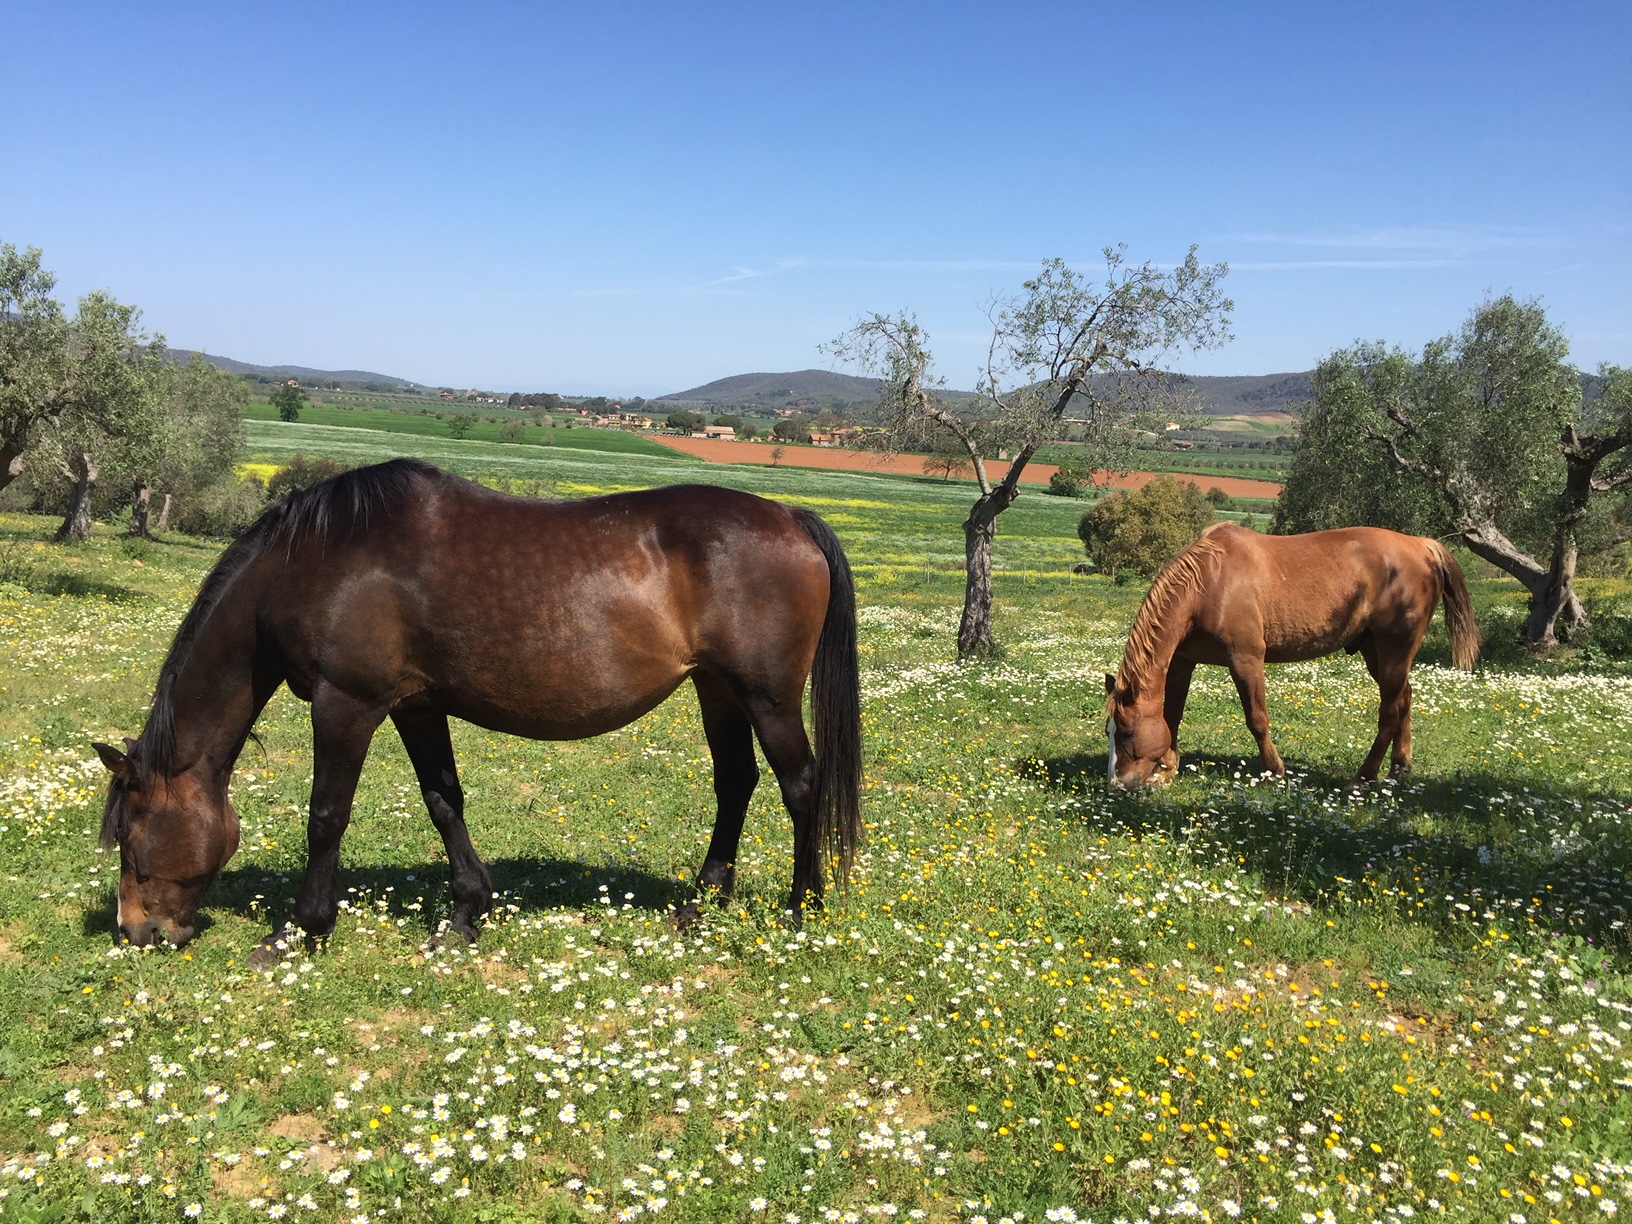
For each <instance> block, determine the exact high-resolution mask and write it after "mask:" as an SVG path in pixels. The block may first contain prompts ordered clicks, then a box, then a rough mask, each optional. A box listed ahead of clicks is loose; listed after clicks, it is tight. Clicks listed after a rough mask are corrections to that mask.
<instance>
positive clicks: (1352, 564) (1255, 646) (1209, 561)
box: [1105, 523, 1479, 787]
mask: <svg viewBox="0 0 1632 1224" xmlns="http://www.w3.org/2000/svg"><path fill="white" fill-rule="evenodd" d="M1441 601H1443V602H1444V604H1445V624H1446V626H1447V628H1448V629H1449V630H1450V634H1451V658H1452V660H1453V661H1454V662H1455V664H1456V666H1458V667H1460V668H1463V669H1465V670H1467V669H1471V668H1472V667H1473V664H1474V660H1475V659H1477V658H1478V657H1479V625H1478V623H1477V622H1476V621H1475V620H1474V616H1473V605H1472V604H1471V603H1470V602H1469V600H1468V588H1467V584H1466V583H1465V582H1464V581H1463V578H1462V568H1461V566H1459V565H1457V563H1456V559H1455V558H1454V557H1452V556H1451V554H1450V553H1448V552H1446V551H1445V548H1444V546H1443V545H1441V544H1440V543H1439V542H1438V541H1435V540H1425V539H1422V538H1420V537H1418V536H1408V535H1401V534H1399V533H1398V532H1395V531H1383V530H1381V529H1380V528H1376V527H1350V528H1346V529H1344V530H1342V531H1315V532H1310V533H1309V534H1308V535H1294V536H1265V535H1259V534H1258V533H1257V532H1255V531H1248V530H1247V529H1245V528H1243V527H1238V526H1236V525H1235V524H1233V523H1217V524H1214V525H1213V526H1212V527H1209V528H1208V529H1207V530H1206V531H1205V532H1203V533H1202V536H1201V538H1200V539H1199V540H1197V541H1196V542H1195V543H1194V544H1192V545H1190V547H1188V548H1186V549H1185V550H1184V551H1183V552H1181V553H1180V554H1179V555H1178V556H1177V557H1175V558H1174V559H1173V560H1172V561H1170V562H1169V563H1168V564H1167V566H1166V567H1165V568H1163V570H1162V572H1161V573H1159V574H1157V575H1156V580H1155V581H1154V582H1152V583H1151V584H1150V590H1149V592H1147V593H1146V595H1145V601H1144V603H1143V604H1141V605H1140V607H1139V615H1138V616H1137V617H1136V618H1135V619H1134V622H1133V630H1132V632H1131V633H1130V634H1129V636H1128V647H1127V650H1126V652H1125V653H1124V654H1123V656H1122V668H1121V671H1120V672H1119V673H1118V674H1117V675H1115V676H1111V675H1107V676H1106V677H1105V692H1106V693H1107V695H1108V696H1107V699H1106V702H1105V733H1106V735H1107V737H1108V738H1109V739H1110V757H1109V761H1108V763H1107V766H1106V772H1107V774H1108V775H1109V778H1110V780H1111V781H1112V782H1113V783H1115V784H1117V785H1120V786H1127V787H1138V786H1143V785H1147V784H1156V785H1162V784H1165V783H1168V782H1171V781H1172V780H1173V778H1174V776H1175V775H1176V774H1177V773H1178V769H1179V720H1180V719H1182V718H1183V717H1184V703H1185V699H1186V698H1187V697H1188V696H1189V694H1190V678H1191V676H1192V675H1193V674H1194V673H1195V670H1196V664H1198V663H1212V664H1217V665H1220V666H1223V667H1228V668H1229V669H1230V676H1231V678H1232V679H1234V681H1235V688H1236V692H1238V693H1240V695H1241V705H1242V707H1243V709H1244V710H1245V712H1246V716H1247V727H1248V728H1249V729H1250V730H1251V731H1252V734H1253V737H1254V738H1255V739H1256V740H1257V741H1258V751H1259V754H1260V755H1261V756H1262V758H1263V765H1264V769H1265V770H1267V771H1269V772H1271V773H1275V774H1284V773H1285V772H1286V769H1285V766H1284V765H1283V764H1282V763H1281V754H1280V753H1278V752H1276V751H1275V745H1274V744H1273V743H1271V742H1270V738H1269V707H1268V705H1267V703H1266V701H1265V697H1264V664H1265V663H1291V662H1295V661H1298V660H1302V659H1316V658H1319V657H1321V656H1322V655H1329V654H1333V653H1335V652H1336V651H1339V650H1346V651H1348V652H1349V653H1350V654H1354V653H1355V652H1356V651H1358V652H1359V653H1360V655H1361V657H1362V658H1364V659H1365V661H1366V669H1367V670H1368V671H1369V672H1371V677H1372V679H1373V680H1375V681H1377V687H1378V689H1379V690H1380V692H1381V694H1382V708H1381V710H1380V711H1379V713H1378V717H1377V739H1376V740H1375V742H1373V744H1372V746H1371V751H1370V752H1369V753H1367V755H1366V759H1365V762H1364V763H1363V764H1362V765H1361V766H1360V772H1359V776H1358V778H1357V781H1362V782H1371V781H1374V780H1375V779H1376V777H1377V770H1378V767H1379V766H1381V764H1382V761H1383V754H1384V753H1385V752H1386V751H1388V747H1389V745H1390V744H1392V745H1393V746H1394V773H1395V774H1401V773H1404V772H1406V771H1408V770H1409V769H1410V768H1411V663H1412V661H1413V660H1414V659H1415V658H1416V657H1417V651H1418V650H1419V649H1420V648H1421V646H1422V639H1423V635H1425V634H1426V633H1427V632H1428V624H1429V622H1430V621H1432V620H1433V617H1434V607H1435V605H1436V604H1438V603H1440V602H1441Z"/></svg>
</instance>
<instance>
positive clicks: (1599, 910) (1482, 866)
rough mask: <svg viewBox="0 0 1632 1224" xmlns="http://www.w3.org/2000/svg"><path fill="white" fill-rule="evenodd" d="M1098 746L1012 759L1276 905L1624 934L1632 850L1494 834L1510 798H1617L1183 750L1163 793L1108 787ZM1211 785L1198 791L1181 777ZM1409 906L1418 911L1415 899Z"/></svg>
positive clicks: (1107, 825)
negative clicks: (1361, 783) (1359, 905)
mask: <svg viewBox="0 0 1632 1224" xmlns="http://www.w3.org/2000/svg"><path fill="white" fill-rule="evenodd" d="M1106 763H1107V757H1106V754H1105V753H1104V752H1098V753H1077V754H1073V755H1066V756H1058V757H1051V758H1041V759H1032V760H1029V761H1022V762H1017V763H1016V768H1017V770H1018V771H1019V772H1020V773H1021V774H1022V775H1023V776H1027V777H1030V778H1031V779H1032V780H1033V781H1035V782H1037V783H1038V784H1039V785H1040V786H1042V788H1043V789H1044V790H1045V791H1047V792H1049V793H1051V794H1052V795H1053V796H1055V797H1056V798H1057V800H1058V803H1057V807H1056V810H1057V811H1058V812H1059V813H1060V814H1061V816H1062V818H1065V819H1075V820H1080V821H1082V822H1083V823H1084V824H1086V825H1087V827H1089V828H1092V829H1094V830H1096V831H1098V832H1101V833H1104V834H1110V835H1124V836H1126V835H1132V836H1147V835H1157V836H1160V837H1163V838H1166V839H1168V840H1170V841H1172V842H1174V843H1176V844H1190V845H1193V846H1195V847H1196V848H1197V849H1198V850H1199V851H1200V852H1201V853H1202V854H1204V855H1206V856H1207V857H1212V858H1215V859H1217V860H1218V861H1221V862H1223V861H1228V862H1230V863H1231V864H1232V865H1238V866H1241V867H1244V868H1246V869H1247V870H1249V871H1251V872H1253V873H1254V874H1256V875H1257V876H1258V878H1259V880H1260V881H1261V882H1262V884H1263V887H1264V888H1265V889H1266V890H1267V891H1268V892H1269V894H1270V895H1271V896H1274V897H1276V898H1278V899H1280V900H1283V901H1296V902H1300V903H1303V904H1306V905H1309V906H1312V907H1319V906H1329V905H1334V904H1336V903H1339V902H1340V901H1342V899H1343V898H1345V897H1347V898H1351V899H1353V898H1358V897H1360V896H1362V895H1364V896H1368V897H1370V898H1372V899H1373V900H1379V901H1380V900H1385V899H1387V898H1392V899H1393V903H1394V904H1395V905H1396V906H1397V908H1399V909H1400V911H1401V912H1406V913H1408V914H1409V916H1410V917H1411V918H1412V919H1413V921H1424V922H1428V923H1430V924H1434V925H1436V926H1441V927H1448V926H1450V925H1454V924H1462V925H1465V924H1466V923H1467V922H1468V921H1469V920H1470V918H1478V917H1481V916H1484V915H1487V914H1496V915H1499V916H1500V917H1502V918H1504V919H1507V920H1510V921H1516V922H1519V923H1528V924H1531V925H1532V926H1534V927H1536V928H1538V929H1541V930H1546V931H1551V932H1554V933H1558V934H1570V935H1577V936H1581V937H1583V938H1585V939H1588V940H1590V941H1593V942H1601V943H1602V942H1607V943H1614V944H1622V945H1624V944H1626V943H1628V942H1629V940H1632V931H1629V930H1628V927H1629V926H1632V887H1629V885H1628V879H1629V874H1628V869H1629V867H1632V847H1628V848H1627V849H1626V850H1625V851H1624V852H1616V851H1614V850H1611V851H1609V852H1607V853H1606V851H1605V849H1604V846H1603V845H1602V844H1601V843H1600V842H1598V841H1595V840H1591V839H1585V838H1581V837H1579V836H1577V835H1574V834H1571V832H1570V831H1569V830H1568V829H1561V830H1559V831H1557V832H1555V833H1554V834H1553V836H1552V841H1551V844H1550V845H1549V846H1547V847H1545V849H1546V851H1547V852H1546V853H1542V852H1541V848H1540V847H1539V846H1538V844H1537V843H1535V842H1531V843H1530V844H1528V845H1525V846H1519V847H1511V846H1504V845H1501V844H1499V842H1500V839H1499V838H1497V837H1496V836H1489V837H1482V836H1481V833H1480V830H1481V829H1484V828H1490V827H1492V824H1493V821H1494V819H1495V818H1494V816H1493V812H1495V811H1496V809H1497V807H1498V806H1499V805H1500V804H1502V803H1506V804H1508V809H1507V812H1506V814H1505V816H1504V817H1503V818H1504V819H1507V820H1511V819H1512V813H1513V807H1512V804H1511V800H1512V799H1513V798H1514V792H1515V791H1517V790H1519V789H1520V788H1521V787H1522V789H1523V792H1524V793H1525V794H1526V795H1529V796H1534V797H1542V798H1544V799H1545V800H1546V801H1547V802H1548V803H1549V805H1551V806H1554V807H1558V806H1564V807H1569V806H1576V807H1577V809H1578V810H1581V811H1584V812H1590V811H1592V810H1594V809H1595V808H1596V809H1598V810H1600V811H1602V810H1603V808H1604V807H1605V806H1613V807H1614V808H1616V809H1625V808H1626V806H1627V804H1626V800H1625V798H1624V796H1616V795H1611V794H1609V793H1607V792H1598V791H1593V790H1591V789H1590V788H1584V787H1570V786H1568V785H1567V784H1548V785H1541V784H1537V783H1534V782H1524V783H1519V782H1518V781H1516V780H1514V779H1504V778H1498V777H1493V776H1490V775H1486V774H1480V773H1472V772H1462V773H1454V774H1436V775H1431V776H1424V777H1421V778H1419V777H1417V776H1416V775H1407V776H1405V777H1404V778H1390V779H1385V780H1383V781H1380V782H1377V783H1374V784H1372V785H1371V786H1369V787H1364V788H1359V789H1356V788H1354V787H1353V785H1352V782H1353V779H1352V775H1341V774H1337V773H1332V772H1328V771H1325V770H1322V769H1320V768H1299V763H1298V762H1292V763H1289V765H1288V774H1287V777H1286V778H1285V779H1284V780H1282V779H1270V778H1265V777H1263V776H1262V775H1261V774H1260V771H1259V762H1258V759H1257V757H1256V756H1252V757H1240V756H1226V755H1213V754H1207V753H1192V754H1187V755H1186V756H1185V757H1184V758H1183V762H1182V765H1181V775H1180V780H1179V781H1178V782H1176V783H1175V784H1174V785H1173V786H1171V787H1169V788H1167V789H1166V790H1160V791H1138V792H1133V791H1119V790H1116V789H1115V788H1113V787H1110V786H1109V785H1108V784H1107V782H1106ZM1196 781H1204V782H1205V783H1208V785H1207V786H1206V789H1205V790H1200V789H1198V787H1196V786H1195V785H1193V784H1192V783H1194V782H1196ZM1419 902H1420V904H1419Z"/></svg>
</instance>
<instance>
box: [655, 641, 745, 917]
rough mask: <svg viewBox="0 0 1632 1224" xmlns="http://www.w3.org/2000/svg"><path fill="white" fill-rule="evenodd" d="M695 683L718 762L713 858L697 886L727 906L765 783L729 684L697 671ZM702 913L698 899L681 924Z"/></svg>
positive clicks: (678, 914)
mask: <svg viewBox="0 0 1632 1224" xmlns="http://www.w3.org/2000/svg"><path fill="white" fill-rule="evenodd" d="M691 680H692V683H693V684H694V685H695V686H696V689H697V703H698V705H700V706H701V707H702V711H703V732H704V734H706V735H707V736H708V751H709V754H710V755H711V756H712V757H713V758H714V798H715V801H716V809H715V813H714V836H713V837H712V838H711V839H710V841H709V843H708V857H707V858H705V859H704V860H703V869H702V871H701V872H699V873H698V876H697V886H698V887H699V888H702V889H711V890H714V891H715V892H716V894H717V895H718V897H719V900H720V904H722V905H723V904H725V903H726V902H727V901H729V900H730V899H731V895H732V894H733V893H734V892H736V889H737V844H738V843H739V842H740V841H741V840H742V823H743V821H744V820H745V819H747V816H748V801H749V800H750V799H752V798H753V795H754V787H755V786H757V785H758V784H759V764H758V762H757V761H756V760H755V759H754V728H753V724H752V723H750V722H749V721H748V715H747V714H745V713H744V712H743V709H742V707H741V706H740V705H738V704H737V700H736V698H735V697H733V696H732V695H731V691H730V689H729V688H727V686H726V684H725V682H724V681H722V680H720V679H719V678H718V677H716V676H713V675H710V674H709V673H708V672H695V673H693V675H692V677H691ZM698 913H699V910H698V906H697V902H695V901H692V902H689V903H687V904H686V905H683V906H681V907H680V909H679V910H678V911H677V912H676V914H675V920H676V921H677V922H678V924H679V925H680V926H681V927H686V926H689V925H690V924H691V923H692V922H694V921H696V919H697V916H698Z"/></svg>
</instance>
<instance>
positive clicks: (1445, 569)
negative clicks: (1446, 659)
mask: <svg viewBox="0 0 1632 1224" xmlns="http://www.w3.org/2000/svg"><path fill="white" fill-rule="evenodd" d="M1428 545H1429V547H1428V553H1429V558H1430V560H1431V561H1432V563H1433V566H1434V570H1435V572H1436V573H1437V574H1438V575H1439V592H1440V598H1441V599H1442V600H1443V601H1444V603H1445V628H1446V629H1447V630H1449V632H1450V635H1451V662H1452V663H1454V664H1456V666H1458V667H1460V668H1461V669H1462V670H1463V671H1472V670H1473V665H1474V663H1475V662H1476V661H1477V660H1478V658H1479V622H1478V620H1477V619H1476V618H1475V617H1474V615H1473V601H1472V600H1471V599H1469V598H1468V584H1467V580H1466V579H1464V578H1463V577H1462V567H1461V566H1460V565H1458V564H1457V563H1456V558H1455V557H1453V556H1451V554H1450V551H1449V550H1448V549H1447V548H1446V547H1445V546H1444V545H1443V544H1441V543H1440V542H1439V541H1438V540H1430V541H1429V542H1428Z"/></svg>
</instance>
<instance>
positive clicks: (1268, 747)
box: [1230, 655, 1286, 776]
mask: <svg viewBox="0 0 1632 1224" xmlns="http://www.w3.org/2000/svg"><path fill="white" fill-rule="evenodd" d="M1230 678H1231V679H1232V680H1234V681H1235V691H1236V692H1237V693H1239V694H1240V695H1241V709H1242V710H1243V711H1244V712H1245V714H1246V716H1247V730H1249V731H1251V732H1252V737H1253V738H1254V739H1255V740H1257V741H1258V755H1259V756H1260V757H1261V758H1262V759H1263V762H1264V769H1265V770H1266V771H1267V772H1269V773H1272V774H1275V775H1276V776H1282V775H1284V774H1285V773H1286V765H1285V763H1284V762H1282V760H1281V754H1280V753H1279V752H1277V751H1275V745H1274V744H1273V743H1272V742H1271V741H1270V738H1269V696H1268V693H1267V692H1266V691H1265V688H1264V660H1263V656H1261V655H1260V656H1257V657H1255V658H1242V657H1237V658H1233V659H1231V660H1230Z"/></svg>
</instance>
